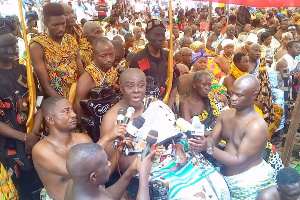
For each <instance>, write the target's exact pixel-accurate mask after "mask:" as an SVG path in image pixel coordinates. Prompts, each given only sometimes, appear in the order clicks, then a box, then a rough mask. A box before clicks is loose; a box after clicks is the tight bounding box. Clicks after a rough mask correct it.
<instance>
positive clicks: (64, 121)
mask: <svg viewBox="0 0 300 200" xmlns="http://www.w3.org/2000/svg"><path fill="white" fill-rule="evenodd" d="M53 113H54V114H52V115H51V116H52V118H53V122H54V123H53V126H54V127H55V128H56V129H58V130H61V131H66V132H69V131H71V130H73V129H75V128H76V126H77V119H76V114H75V113H74V111H73V107H72V105H71V103H70V102H69V100H67V99H62V100H60V101H58V102H56V103H55V106H54V110H53Z"/></svg>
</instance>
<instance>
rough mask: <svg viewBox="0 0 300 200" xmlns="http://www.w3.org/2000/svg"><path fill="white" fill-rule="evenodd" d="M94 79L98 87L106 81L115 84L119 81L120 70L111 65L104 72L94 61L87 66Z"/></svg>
mask: <svg viewBox="0 0 300 200" xmlns="http://www.w3.org/2000/svg"><path fill="white" fill-rule="evenodd" d="M85 71H87V72H88V73H89V74H90V75H91V77H92V78H93V80H94V83H95V85H96V87H99V86H101V85H103V84H105V83H109V84H115V83H117V81H118V71H117V70H116V69H115V68H113V67H111V68H110V70H108V71H107V72H103V71H102V70H101V69H99V68H98V67H96V65H95V64H94V63H92V64H90V65H89V66H87V67H86V68H85Z"/></svg>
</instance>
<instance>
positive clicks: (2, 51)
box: [0, 33, 17, 63]
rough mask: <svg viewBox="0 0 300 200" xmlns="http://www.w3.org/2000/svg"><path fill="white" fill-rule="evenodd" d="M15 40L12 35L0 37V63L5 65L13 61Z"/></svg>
mask: <svg viewBox="0 0 300 200" xmlns="http://www.w3.org/2000/svg"><path fill="white" fill-rule="evenodd" d="M16 43H17V39H16V37H15V36H14V35H13V34H11V33H10V34H4V35H1V36H0V61H2V62H4V63H7V62H12V61H13V60H14V56H15V54H16Z"/></svg>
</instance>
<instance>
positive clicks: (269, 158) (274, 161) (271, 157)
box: [264, 142, 284, 174]
mask: <svg viewBox="0 0 300 200" xmlns="http://www.w3.org/2000/svg"><path fill="white" fill-rule="evenodd" d="M264 160H265V161H266V162H267V163H269V165H271V167H273V169H275V172H276V174H277V173H278V171H279V170H281V169H282V168H284V165H283V164H282V160H281V158H280V155H279V154H278V152H277V149H276V147H275V145H273V144H272V143H270V142H267V145H266V150H265V153H264Z"/></svg>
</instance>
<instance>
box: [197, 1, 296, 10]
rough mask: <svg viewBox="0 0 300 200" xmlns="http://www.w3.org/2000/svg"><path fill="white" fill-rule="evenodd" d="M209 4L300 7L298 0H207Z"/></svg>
mask: <svg viewBox="0 0 300 200" xmlns="http://www.w3.org/2000/svg"><path fill="white" fill-rule="evenodd" d="M192 1H201V0H192ZM208 1H210V2H218V3H225V4H237V5H244V6H252V7H260V8H263V7H300V1H299V0H288V1H286V0H264V1H258V0H208Z"/></svg>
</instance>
